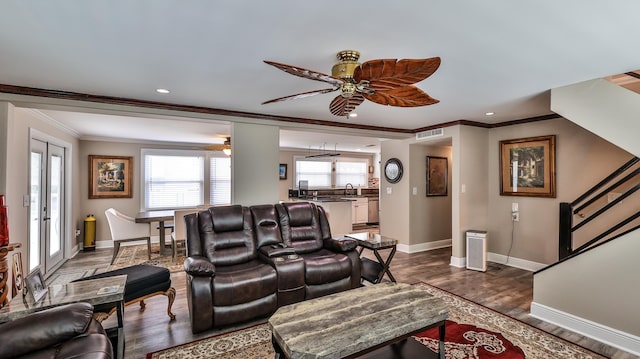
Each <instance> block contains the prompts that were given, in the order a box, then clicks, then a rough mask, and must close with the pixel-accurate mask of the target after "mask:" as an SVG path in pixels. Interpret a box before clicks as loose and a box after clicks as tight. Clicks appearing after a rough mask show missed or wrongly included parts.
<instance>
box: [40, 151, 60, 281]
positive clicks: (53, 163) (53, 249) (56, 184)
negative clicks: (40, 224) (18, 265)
mask: <svg viewBox="0 0 640 359" xmlns="http://www.w3.org/2000/svg"><path fill="white" fill-rule="evenodd" d="M47 150H48V159H49V160H48V165H49V166H48V183H47V193H48V196H47V209H48V210H47V216H48V240H47V241H46V244H45V245H46V246H48V251H47V252H48V256H47V258H46V263H47V266H46V267H47V271H49V270H51V269H52V268H53V267H54V266H56V265H57V264H58V263H60V261H62V258H63V253H62V244H63V241H62V239H63V238H64V215H63V199H64V193H63V189H64V181H63V179H64V161H63V159H64V148H61V147H58V146H55V145H51V144H49V145H48V147H47Z"/></svg>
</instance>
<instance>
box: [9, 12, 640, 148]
mask: <svg viewBox="0 0 640 359" xmlns="http://www.w3.org/2000/svg"><path fill="white" fill-rule="evenodd" d="M638 13H640V2H633V1H607V2H605V1H600V0H598V1H596V0H584V1H580V0H566V1H557V0H535V1H514V0H493V1H461V0H415V1H413V0H412V1H409V0H399V1H394V2H389V1H381V0H370V1H337V0H327V1H315V2H308V1H293V0H273V1H269V2H255V1H253V2H249V1H207V0H200V1H195V0H194V1H188V2H180V1H170V0H137V1H107V0H96V1H76V0H59V1H47V0H32V1H22V0H5V1H3V2H2V11H0V84H5V85H14V86H24V87H35V88H41V89H54V90H60V91H70V92H77V93H84V94H93V95H102V96H114V97H122V98H129V99H137V100H148V101H156V102H166V103H172V104H180V105H189V106H202V107H209V108H216V109H224V110H231V111H244V112H251V113H259V114H266V115H276V116H288V117H295V118H304V119H311V120H322V121H336V122H345V123H352V124H357V125H370V126H382V127H392V128H397V129H403V130H414V129H418V128H422V127H426V126H431V125H434V124H440V123H446V122H450V121H456V120H471V121H479V122H485V123H498V122H503V121H510V120H516V119H523V118H529V117H535V116H540V115H545V114H549V113H550V110H549V101H550V100H549V90H550V89H551V88H555V87H559V86H564V85H569V84H573V83H576V82H580V81H585V80H590V79H593V78H599V77H606V76H610V75H614V74H620V73H624V72H628V71H633V70H635V69H638V68H640V47H638V46H636V44H637V40H638V39H639V38H640V22H638V21H637V14H638ZM629 45H632V46H629ZM344 49H354V50H358V51H360V53H361V59H360V61H361V62H364V61H367V60H371V59H378V58H427V57H433V56H440V57H441V59H442V65H441V66H440V68H439V69H438V70H437V71H436V73H435V74H434V75H432V76H431V77H429V78H427V79H426V80H424V81H422V82H420V83H418V84H417V86H418V87H420V88H421V89H423V90H424V91H425V92H427V93H428V94H429V95H431V96H432V97H434V98H436V99H439V100H440V103H438V104H435V105H432V106H425V107H417V108H395V107H385V106H381V105H378V104H375V103H372V102H368V101H365V103H363V104H362V105H360V106H359V107H358V108H357V109H356V112H357V113H358V117H357V118H355V119H346V118H342V117H335V116H333V115H331V114H330V113H329V110H328V106H329V103H330V101H331V100H332V99H333V97H335V93H332V94H325V95H318V96H314V97H309V98H304V99H298V100H293V101H285V102H279V103H274V104H269V105H261V103H262V102H264V101H265V100H268V99H271V98H275V97H281V96H286V95H291V94H294V93H299V92H305V91H311V90H316V89H321V88H326V87H328V86H326V85H325V84H323V83H320V82H317V81H311V80H308V79H302V78H299V77H294V76H291V75H289V74H286V73H284V72H282V71H279V70H277V69H275V68H273V67H271V66H269V65H267V64H265V63H263V62H262V60H272V61H277V62H283V63H287V64H291V65H295V66H300V67H304V68H308V69H312V70H316V71H319V72H323V73H330V71H331V66H332V65H333V64H334V63H335V54H336V53H337V52H338V51H340V50H344ZM157 88H167V89H169V90H171V93H170V94H168V95H162V94H158V93H156V92H155V89H157ZM42 111H43V113H44V114H45V115H47V116H49V117H51V118H53V119H55V120H56V121H58V122H59V123H61V124H63V125H65V126H67V127H69V128H72V129H74V131H76V132H77V133H78V134H79V136H82V137H84V138H96V137H127V136H133V134H135V136H137V137H141V136H143V137H148V138H139V139H147V140H164V139H166V138H167V137H170V138H171V139H172V140H177V139H183V140H184V141H186V142H195V143H200V142H201V141H205V140H203V139H202V137H205V136H208V139H207V141H212V140H211V137H214V138H219V139H222V138H223V137H224V136H225V135H229V130H228V125H227V122H226V121H224V119H220V121H215V120H214V121H213V124H212V123H211V122H212V121H211V120H202V121H199V122H197V121H185V120H184V119H178V120H175V119H173V120H169V119H167V118H164V119H152V122H151V123H152V125H149V123H147V121H149V119H141V118H139V117H137V116H136V117H135V118H111V117H110V118H99V117H100V116H96V115H95V114H91V115H86V114H84V115H78V114H69V113H65V111H53V110H42ZM93 112H95V111H93ZM486 112H495V115H493V116H490V117H489V116H486V115H485V113H486ZM118 121H122V123H123V124H125V125H126V126H119V125H117V124H118V123H119V122H118ZM105 124H108V126H104V125H105ZM135 124H138V125H139V126H140V128H136V129H135V130H131V126H135ZM219 126H223V127H219ZM224 126H227V127H224ZM123 127H124V130H123ZM223 128H226V129H227V130H226V132H225V131H223ZM287 128H288V131H283V134H282V135H281V137H282V140H283V141H284V142H285V143H281V145H283V147H302V148H307V147H310V146H311V147H319V146H322V145H323V144H325V143H326V146H327V148H333V146H334V145H335V144H338V147H340V146H342V145H344V146H347V144H346V143H344V142H348V141H356V139H357V137H353V136H348V137H341V138H334V137H333V136H335V135H336V133H335V132H336V131H332V132H333V133H332V134H330V135H329V134H326V135H325V134H320V133H318V132H307V130H308V129H304V131H305V133H306V134H305V135H304V136H303V135H302V134H301V133H300V132H297V131H298V130H300V129H297V130H296V129H295V124H287ZM117 130H120V131H124V132H122V133H117V132H112V131H117ZM292 130H296V132H292ZM365 132H366V131H365ZM389 135H390V136H391V134H389ZM182 136H184V137H182ZM395 136H397V134H395ZM382 137H385V136H381V135H380V134H378V135H377V137H376V138H382ZM294 140H295V141H297V142H295V141H294ZM287 141H289V142H287ZM371 141H372V139H364V140H363V142H362V143H357V144H352V145H351V144H350V146H351V147H349V148H357V147H359V146H365V145H366V144H368V143H369V142H371ZM299 142H304V143H302V144H300V143H299ZM345 150H346V148H345Z"/></svg>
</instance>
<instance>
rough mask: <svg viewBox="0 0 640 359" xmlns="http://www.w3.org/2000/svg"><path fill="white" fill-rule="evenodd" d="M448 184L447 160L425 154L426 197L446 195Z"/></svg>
mask: <svg viewBox="0 0 640 359" xmlns="http://www.w3.org/2000/svg"><path fill="white" fill-rule="evenodd" d="M448 184H449V160H448V159H447V158H446V157H434V156H427V197H433V196H446V195H447V187H448Z"/></svg>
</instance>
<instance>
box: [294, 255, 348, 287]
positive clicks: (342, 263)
mask: <svg viewBox="0 0 640 359" xmlns="http://www.w3.org/2000/svg"><path fill="white" fill-rule="evenodd" d="M301 257H302V258H303V259H304V264H305V281H306V283H307V285H317V284H325V283H331V282H335V281H338V280H340V279H344V278H348V277H349V276H350V275H351V260H350V259H349V257H348V256H346V255H344V254H342V253H335V252H331V251H329V250H327V249H321V250H319V251H315V252H313V253H306V254H302V255H301Z"/></svg>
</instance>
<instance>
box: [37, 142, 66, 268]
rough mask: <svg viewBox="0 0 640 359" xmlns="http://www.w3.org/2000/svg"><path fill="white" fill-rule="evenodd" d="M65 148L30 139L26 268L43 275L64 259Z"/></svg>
mask: <svg viewBox="0 0 640 359" xmlns="http://www.w3.org/2000/svg"><path fill="white" fill-rule="evenodd" d="M64 164H65V149H64V147H60V146H57V145H55V144H52V143H49V142H44V141H40V140H37V139H33V138H32V139H31V157H30V169H31V171H30V183H29V185H30V207H29V271H31V270H33V269H34V268H36V267H38V266H39V267H40V270H41V271H42V272H43V273H44V274H46V273H48V272H50V271H51V270H52V269H54V268H55V267H56V266H57V265H59V264H60V263H61V262H62V260H63V259H64V244H65V241H64V233H65V223H67V221H66V220H65V218H66V214H65V205H64V200H65V194H64V189H65V168H64Z"/></svg>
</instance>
